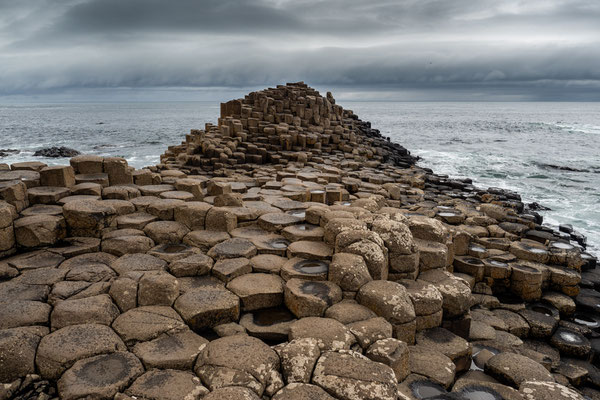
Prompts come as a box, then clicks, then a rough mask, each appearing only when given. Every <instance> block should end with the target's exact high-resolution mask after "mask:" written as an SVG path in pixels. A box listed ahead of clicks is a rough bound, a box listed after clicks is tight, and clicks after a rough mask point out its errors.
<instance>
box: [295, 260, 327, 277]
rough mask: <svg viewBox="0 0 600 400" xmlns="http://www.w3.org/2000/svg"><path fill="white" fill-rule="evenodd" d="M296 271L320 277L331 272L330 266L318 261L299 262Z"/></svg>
mask: <svg viewBox="0 0 600 400" xmlns="http://www.w3.org/2000/svg"><path fill="white" fill-rule="evenodd" d="M294 269H295V270H296V271H298V272H301V273H303V274H308V275H319V274H323V273H326V272H327V271H329V264H327V263H326V262H323V261H317V260H304V261H300V262H297V263H296V264H295V265H294Z"/></svg>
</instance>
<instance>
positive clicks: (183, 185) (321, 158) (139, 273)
mask: <svg viewBox="0 0 600 400" xmlns="http://www.w3.org/2000/svg"><path fill="white" fill-rule="evenodd" d="M182 136H183V135H182ZM182 139H183V141H182V142H181V143H180V144H176V145H173V146H170V147H169V148H168V149H167V150H166V151H165V153H164V154H163V155H162V156H161V159H160V164H158V165H154V166H149V167H147V168H144V169H139V170H135V169H133V168H131V167H129V166H128V165H127V162H126V160H124V159H122V158H116V157H102V156H96V155H94V156H92V155H80V156H77V157H74V158H72V159H71V160H70V165H67V166H52V167H48V166H47V165H46V164H44V163H40V162H35V163H17V164H13V165H12V166H9V165H4V164H0V398H6V399H9V398H15V399H26V398H38V399H51V398H61V399H78V398H95V399H115V400H131V399H134V398H145V399H171V398H173V399H184V398H185V399H188V398H189V399H206V400H213V399H218V400H223V399H225V400H227V399H231V400H238V399H249V400H253V399H254V400H257V399H273V400H284V399H285V400H289V399H291V400H296V399H298V400H300V399H322V400H331V399H339V400H360V399H410V400H417V399H425V398H436V399H446V398H447V399H471V398H485V399H492V398H493V399H500V398H503V399H508V400H523V399H531V400H536V399H544V400H545V399H563V398H564V399H571V400H572V399H577V400H579V399H584V398H586V399H587V398H590V399H596V398H600V391H599V390H598V389H597V387H599V386H600V371H599V370H598V368H597V366H596V364H597V361H598V354H600V345H599V341H598V335H599V334H600V292H598V291H597V288H599V287H600V272H599V271H600V270H598V269H597V258H596V257H595V256H594V255H592V254H589V253H587V252H586V251H585V246H586V242H585V238H584V237H583V236H582V235H580V234H579V233H577V232H574V231H573V229H572V227H569V226H561V227H551V226H548V225H546V224H543V218H542V216H541V215H539V214H537V213H536V212H535V211H534V210H529V209H528V208H527V207H526V206H525V204H524V203H523V202H522V200H521V197H520V196H519V195H518V194H517V193H514V192H511V191H507V190H502V189H498V188H488V189H483V188H477V187H475V186H474V185H473V183H472V182H471V180H469V179H451V178H449V177H447V176H444V175H437V174H435V173H434V172H432V171H430V170H428V169H424V168H421V167H419V166H418V165H415V163H416V161H417V159H416V158H415V157H413V156H412V155H411V154H410V153H409V152H408V150H406V149H404V148H403V147H402V146H400V145H398V144H395V143H393V142H391V141H390V140H389V139H388V138H386V137H384V136H382V135H381V133H380V132H379V131H378V130H377V129H374V128H373V127H371V125H370V123H368V122H365V121H362V120H360V119H359V118H358V117H357V116H356V115H355V114H354V113H353V112H352V111H350V110H346V109H344V108H342V107H341V106H340V105H338V104H336V102H335V99H334V98H333V96H332V95H331V94H330V93H327V94H326V95H325V96H322V95H320V94H319V93H318V92H317V91H316V90H314V89H312V88H310V87H308V86H306V85H305V84H304V83H301V82H300V83H291V84H287V85H280V86H277V87H275V88H270V89H266V90H263V91H258V92H252V93H250V94H248V95H247V96H245V97H244V98H242V99H237V100H232V101H229V102H227V103H223V104H222V105H221V115H220V118H219V119H218V121H217V123H216V124H210V123H207V124H206V125H205V126H204V129H194V130H192V131H191V132H190V133H189V134H187V135H185V137H182ZM584 393H585V395H586V396H588V397H584V396H583V394H584ZM436 396H437V397H436Z"/></svg>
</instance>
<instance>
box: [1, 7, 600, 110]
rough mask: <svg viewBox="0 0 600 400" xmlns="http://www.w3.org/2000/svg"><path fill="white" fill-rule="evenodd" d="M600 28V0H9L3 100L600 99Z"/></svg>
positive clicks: (5, 21)
mask: <svg viewBox="0 0 600 400" xmlns="http://www.w3.org/2000/svg"><path fill="white" fill-rule="evenodd" d="M599 20H600V2H597V1H595V0H589V1H583V0H580V1H577V0H573V1H566V0H565V1H563V0H547V1H537V0H530V1H527V2H522V1H517V0H503V1H497V0H496V1H491V0H483V1H477V2H474V1H472V0H455V1H448V0H405V1H370V2H365V1H364V0H361V1H358V0H304V1H298V0H297V1H292V0H244V1H231V0H208V1H194V0H179V1H172V2H165V1H159V0H128V1H124V0H58V1H56V0H55V1H51V0H32V1H28V2H21V1H17V0H13V1H10V0H0V94H5V95H6V94H19V93H46V92H57V91H61V90H67V89H73V88H106V87H109V88H110V87H113V88H116V87H133V88H153V87H155V88H160V87H170V88H172V87H181V88H184V87H217V86H221V87H223V86H224V87H233V86H262V85H274V84H277V83H281V82H283V81H295V80H305V81H307V82H308V83H311V84H314V85H320V86H322V87H328V86H335V87H346V88H351V87H354V88H361V90H365V91H369V90H371V91H378V92H389V91H394V90H409V91H410V92H411V93H414V91H416V90H425V91H439V90H442V91H443V90H448V91H452V92H453V93H461V92H471V93H473V94H474V96H478V95H479V94H486V93H487V94H490V95H491V96H494V95H496V94H499V93H503V92H504V93H509V94H511V95H512V94H513V93H514V94H519V93H521V94H529V97H527V96H526V98H534V99H538V98H541V99H544V98H564V97H565V96H567V97H569V96H574V97H577V94H578V93H581V94H583V95H584V97H585V98H586V99H589V98H590V97H594V94H595V95H596V96H597V97H598V98H600V95H598V92H599V91H598V89H599V87H600V28H599V27H598V25H600V24H598V21H599ZM436 93H438V92H436Z"/></svg>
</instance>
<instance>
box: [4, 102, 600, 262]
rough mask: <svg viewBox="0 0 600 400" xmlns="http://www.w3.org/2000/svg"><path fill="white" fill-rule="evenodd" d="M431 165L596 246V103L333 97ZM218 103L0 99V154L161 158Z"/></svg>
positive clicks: (599, 192) (599, 172)
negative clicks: (511, 198)
mask: <svg viewBox="0 0 600 400" xmlns="http://www.w3.org/2000/svg"><path fill="white" fill-rule="evenodd" d="M338 103H339V104H340V105H342V106H343V107H344V108H349V109H352V110H353V111H354V112H355V113H356V114H357V115H358V116H359V117H360V118H361V119H362V120H365V121H371V123H372V127H373V128H376V129H379V130H380V131H381V132H382V134H384V135H385V136H389V137H390V138H391V139H392V140H393V141H395V142H398V143H400V144H402V145H403V146H404V147H406V148H407V149H409V150H410V151H411V153H412V154H413V155H416V156H419V157H420V158H421V159H420V161H419V164H420V165H421V166H424V167H428V168H431V169H433V170H434V171H435V172H436V173H438V174H446V175H449V176H451V177H456V178H471V179H472V180H473V181H474V183H475V184H476V185H477V186H480V187H484V188H486V187H491V186H493V187H501V188H506V189H511V190H515V191H517V192H518V193H520V194H521V196H522V198H523V201H525V202H537V203H539V204H541V205H543V206H545V207H548V208H550V210H548V211H543V212H542V215H543V216H544V220H545V222H546V223H548V224H551V225H557V224H571V225H573V227H574V228H575V229H576V230H577V231H579V232H580V233H582V234H584V235H586V236H587V238H588V250H589V251H590V252H591V253H593V254H596V255H599V254H600V103H579V102H577V103H576V102H573V103H558V102H478V103H468V102H383V101H381V102H379V101H370V102H360V101H345V102H344V101H338ZM219 110H220V108H219V104H218V102H168V103H158V102H154V103H153V102H140V103H98V104H94V103H70V104H16V105H6V104H4V105H0V153H1V152H2V150H6V149H12V150H16V151H18V153H8V152H6V151H5V153H7V154H8V155H7V156H4V157H0V163H14V162H19V161H31V160H39V161H43V162H46V163H48V164H61V163H65V162H66V160H65V159H51V158H40V157H34V156H33V153H34V152H35V151H36V150H38V149H41V148H44V147H50V146H66V147H70V148H74V149H76V150H79V151H81V152H82V153H87V154H99V155H109V156H120V157H124V158H126V159H127V160H128V162H129V164H130V165H133V166H135V167H136V168H141V167H144V166H148V165H154V164H156V163H158V162H159V156H160V154H161V153H163V152H164V150H165V149H166V148H167V146H170V145H174V144H178V143H180V142H181V141H183V140H184V138H185V134H186V133H188V132H189V131H190V129H197V128H203V127H204V124H205V123H207V122H211V123H216V122H217V118H218V115H219Z"/></svg>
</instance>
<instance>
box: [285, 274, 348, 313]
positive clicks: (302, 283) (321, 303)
mask: <svg viewBox="0 0 600 400" xmlns="http://www.w3.org/2000/svg"><path fill="white" fill-rule="evenodd" d="M284 289H285V290H284V301H285V305H286V306H287V308H288V309H289V310H290V311H291V312H292V313H294V315H296V317H298V318H301V317H321V316H322V315H323V314H324V313H325V310H326V309H327V308H328V307H330V306H332V305H333V304H335V303H338V302H339V301H341V300H342V289H340V287H339V286H338V285H336V284H335V283H333V282H329V281H306V280H302V279H297V278H292V279H290V280H289V281H287V282H286V284H285V288H284Z"/></svg>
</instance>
